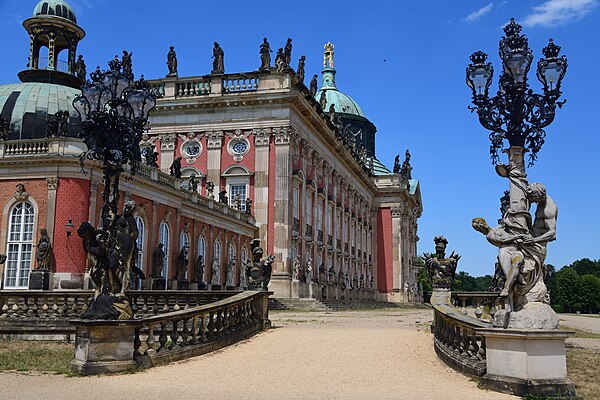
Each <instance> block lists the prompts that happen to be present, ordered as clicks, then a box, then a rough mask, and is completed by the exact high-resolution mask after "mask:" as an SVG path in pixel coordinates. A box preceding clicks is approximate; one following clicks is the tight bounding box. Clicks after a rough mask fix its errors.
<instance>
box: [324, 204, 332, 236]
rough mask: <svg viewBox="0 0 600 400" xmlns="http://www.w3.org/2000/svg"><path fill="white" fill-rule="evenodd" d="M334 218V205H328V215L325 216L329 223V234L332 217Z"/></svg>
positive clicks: (329, 232) (329, 233)
mask: <svg viewBox="0 0 600 400" xmlns="http://www.w3.org/2000/svg"><path fill="white" fill-rule="evenodd" d="M332 218H333V207H332V206H327V215H326V216H325V219H326V224H327V234H328V235H331V219H332Z"/></svg>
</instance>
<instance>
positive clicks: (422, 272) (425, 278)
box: [417, 257, 433, 303]
mask: <svg viewBox="0 0 600 400" xmlns="http://www.w3.org/2000/svg"><path fill="white" fill-rule="evenodd" d="M417 264H418V265H419V272H418V273H417V282H419V283H420V284H421V287H422V288H423V302H425V303H429V300H431V291H432V290H433V288H432V287H431V282H430V281H429V273H428V272H427V267H426V266H425V262H424V261H423V260H422V259H421V258H420V257H418V258H417Z"/></svg>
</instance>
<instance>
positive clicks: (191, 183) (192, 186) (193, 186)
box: [188, 174, 198, 193]
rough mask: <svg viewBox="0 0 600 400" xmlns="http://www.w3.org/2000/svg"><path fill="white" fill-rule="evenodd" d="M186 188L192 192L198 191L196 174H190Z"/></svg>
mask: <svg viewBox="0 0 600 400" xmlns="http://www.w3.org/2000/svg"><path fill="white" fill-rule="evenodd" d="M188 189H189V190H191V191H192V192H194V193H198V181H197V180H196V174H192V175H190V179H189V180H188Z"/></svg>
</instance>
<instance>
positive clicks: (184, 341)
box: [181, 318, 190, 346]
mask: <svg viewBox="0 0 600 400" xmlns="http://www.w3.org/2000/svg"><path fill="white" fill-rule="evenodd" d="M188 322H190V320H189V318H188V319H184V320H183V321H182V323H183V326H182V327H181V345H182V346H185V345H186V344H187V340H188V337H189V333H188Z"/></svg>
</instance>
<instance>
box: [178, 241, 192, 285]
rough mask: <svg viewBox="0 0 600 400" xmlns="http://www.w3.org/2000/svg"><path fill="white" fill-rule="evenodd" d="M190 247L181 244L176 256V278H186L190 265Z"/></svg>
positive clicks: (180, 279) (181, 279)
mask: <svg viewBox="0 0 600 400" xmlns="http://www.w3.org/2000/svg"><path fill="white" fill-rule="evenodd" d="M189 254H190V247H189V246H183V247H182V248H181V250H180V251H179V256H178V257H177V280H179V281H183V280H186V279H187V272H188V267H189V265H190V259H189Z"/></svg>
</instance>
